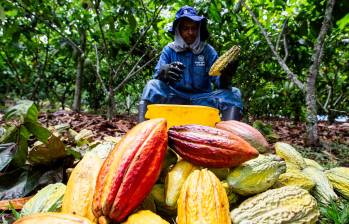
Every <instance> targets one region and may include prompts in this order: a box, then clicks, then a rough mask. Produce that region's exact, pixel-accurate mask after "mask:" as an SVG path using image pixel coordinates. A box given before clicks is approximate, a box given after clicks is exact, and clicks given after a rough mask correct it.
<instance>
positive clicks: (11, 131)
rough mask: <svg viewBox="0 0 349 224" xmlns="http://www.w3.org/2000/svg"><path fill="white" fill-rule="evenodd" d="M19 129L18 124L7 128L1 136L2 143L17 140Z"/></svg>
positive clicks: (0, 141)
mask: <svg viewBox="0 0 349 224" xmlns="http://www.w3.org/2000/svg"><path fill="white" fill-rule="evenodd" d="M17 131H18V130H17V127H16V126H9V127H8V128H6V130H5V133H4V134H3V135H2V136H1V138H0V143H9V142H16V139H17V138H16V136H17V135H16V134H17Z"/></svg>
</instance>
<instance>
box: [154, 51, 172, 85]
mask: <svg viewBox="0 0 349 224" xmlns="http://www.w3.org/2000/svg"><path fill="white" fill-rule="evenodd" d="M169 63H171V57H170V48H169V47H167V46H166V47H164V49H163V50H162V52H161V55H160V58H159V61H158V63H157V64H156V66H155V71H154V74H153V79H157V78H158V76H159V72H160V68H161V66H162V65H164V64H169Z"/></svg>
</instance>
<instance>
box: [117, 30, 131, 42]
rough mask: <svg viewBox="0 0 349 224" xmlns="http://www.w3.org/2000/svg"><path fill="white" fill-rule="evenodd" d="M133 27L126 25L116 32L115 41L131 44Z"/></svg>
mask: <svg viewBox="0 0 349 224" xmlns="http://www.w3.org/2000/svg"><path fill="white" fill-rule="evenodd" d="M130 37H131V29H130V28H129V27H128V26H126V27H123V28H122V29H121V30H120V31H118V32H116V33H115V42H116V43H117V44H120V45H123V44H125V45H130Z"/></svg>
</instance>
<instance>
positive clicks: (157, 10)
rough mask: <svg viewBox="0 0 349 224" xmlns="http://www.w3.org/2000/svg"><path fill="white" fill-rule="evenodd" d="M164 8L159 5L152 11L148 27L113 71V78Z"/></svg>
mask: <svg viewBox="0 0 349 224" xmlns="http://www.w3.org/2000/svg"><path fill="white" fill-rule="evenodd" d="M163 7H164V5H160V7H159V8H158V9H155V11H154V15H153V16H152V18H153V19H152V20H151V23H150V24H149V26H148V27H147V28H146V29H145V30H144V31H143V33H142V34H141V36H140V37H139V38H138V39H137V41H136V43H135V44H134V45H133V46H132V48H131V49H130V50H129V52H128V53H127V56H126V57H125V58H124V60H123V61H122V62H121V63H120V64H119V66H118V67H117V69H116V70H114V69H113V72H114V76H115V75H116V74H118V72H119V71H120V69H121V68H123V66H124V65H125V62H126V61H127V59H128V58H129V57H130V56H131V54H132V52H133V51H134V50H135V49H136V46H137V45H138V43H139V41H140V40H141V39H142V38H143V37H144V36H145V34H146V33H147V32H148V31H149V29H150V27H151V26H152V25H153V22H154V21H156V19H157V17H158V16H159V14H160V12H161V10H162V8H163Z"/></svg>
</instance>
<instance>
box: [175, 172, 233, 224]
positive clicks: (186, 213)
mask: <svg viewBox="0 0 349 224" xmlns="http://www.w3.org/2000/svg"><path fill="white" fill-rule="evenodd" d="M177 203H178V210H177V211H178V224H194V223H195V224H196V223H200V224H212V223H219V224H227V223H231V220H230V217H229V202H228V197H227V194H226V192H225V189H224V187H223V186H222V184H221V182H220V181H219V179H218V178H217V177H216V176H215V175H214V174H213V173H212V172H211V171H209V170H207V169H203V170H195V171H194V172H192V173H191V174H190V175H189V177H188V178H187V180H186V181H185V183H184V185H183V187H182V189H181V193H180V195H179V198H178V202H177Z"/></svg>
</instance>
